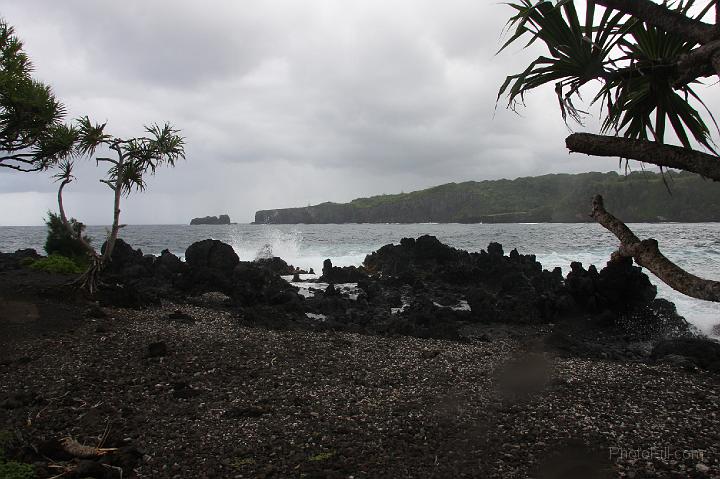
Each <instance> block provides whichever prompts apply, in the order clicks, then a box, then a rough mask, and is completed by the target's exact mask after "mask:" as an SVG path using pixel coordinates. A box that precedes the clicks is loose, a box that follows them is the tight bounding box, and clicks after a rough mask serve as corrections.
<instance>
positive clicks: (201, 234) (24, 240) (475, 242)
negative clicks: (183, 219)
mask: <svg viewBox="0 0 720 479" xmlns="http://www.w3.org/2000/svg"><path fill="white" fill-rule="evenodd" d="M630 227H631V228H632V229H633V231H634V232H635V233H636V234H637V235H638V236H639V237H640V238H648V237H652V238H655V239H657V240H658V242H659V243H660V250H661V251H662V252H663V253H664V254H665V255H666V256H667V257H668V258H670V259H671V260H673V261H675V262H676V263H677V264H678V265H680V266H681V267H683V268H684V269H686V270H687V271H689V272H691V273H693V274H696V275H698V276H700V277H704V278H712V279H718V278H720V235H719V233H720V223H660V224H647V223H643V224H632V225H630ZM45 231H46V230H45V227H44V226H1V227H0V251H3V252H8V251H15V250H16V249H19V248H35V249H36V250H38V252H42V247H43V244H44V241H45ZM105 231H106V227H103V226H89V227H88V229H87V232H88V234H89V235H90V236H91V237H92V238H95V242H96V243H101V242H102V238H104V236H105V234H106V233H105ZM424 234H430V235H434V236H437V237H438V238H439V239H440V240H441V241H442V242H444V243H446V244H449V245H451V246H454V247H456V248H461V249H465V250H468V251H480V250H481V249H486V248H487V245H488V243H490V242H491V241H496V242H498V243H501V244H502V245H503V247H504V249H505V253H506V254H507V253H509V252H510V250H512V249H513V248H517V250H518V251H519V252H520V253H522V254H534V255H536V256H537V259H538V261H540V263H541V264H542V265H543V267H544V268H546V269H553V268H555V267H560V268H562V270H563V274H566V273H567V272H568V271H569V267H570V263H571V262H572V261H580V262H581V263H582V264H583V265H584V266H585V267H587V266H589V265H590V264H595V265H596V266H597V267H598V269H600V268H601V267H602V266H603V265H604V264H605V263H606V262H607V260H608V258H609V257H610V253H612V251H613V250H614V249H615V247H616V246H617V244H618V241H617V239H616V238H615V237H614V236H613V235H611V234H610V233H609V232H607V231H606V230H605V229H604V228H602V227H601V226H600V225H598V224H595V223H573V224H557V223H537V224H343V225H250V224H232V225H212V226H210V225H207V226H204V225H203V226H189V225H128V226H126V227H124V228H123V229H122V230H121V234H120V237H122V238H123V239H124V240H125V241H127V242H128V243H130V244H131V245H132V246H133V247H135V248H141V249H142V251H143V252H144V253H149V254H154V255H157V254H160V252H161V251H162V250H164V249H169V250H170V251H171V252H172V253H174V254H176V255H178V256H181V257H182V256H184V254H185V249H186V248H187V247H188V246H189V245H190V244H192V243H193V242H195V241H199V240H202V239H206V238H213V239H218V240H220V241H224V242H226V243H228V244H230V245H232V247H233V248H234V249H235V251H236V253H237V254H238V256H239V257H240V259H241V260H252V259H255V257H256V256H257V255H258V253H259V252H260V250H261V249H263V248H267V246H269V247H270V248H271V249H272V252H273V254H274V255H275V256H279V257H281V258H283V259H284V260H285V261H287V262H288V263H290V264H292V265H294V266H298V267H301V268H303V269H309V268H313V269H315V271H316V272H319V271H320V270H321V269H322V263H323V260H325V259H326V258H330V259H331V260H332V262H333V264H334V265H336V266H347V265H360V264H361V263H362V261H363V259H364V258H365V256H366V255H367V254H369V253H371V252H372V251H375V250H377V249H378V248H380V247H381V246H383V245H385V244H388V243H398V242H399V241H400V239H401V238H404V237H415V238H416V237H418V236H421V235H424ZM649 276H650V279H651V281H652V282H653V283H654V284H655V285H657V286H658V296H659V297H663V298H666V299H669V300H670V301H673V302H674V303H675V305H676V306H677V308H678V311H679V312H680V314H682V315H683V316H685V318H687V320H688V321H690V322H691V323H693V324H694V325H695V326H696V327H697V328H698V329H700V330H701V331H702V332H704V333H706V334H710V333H711V331H712V328H713V326H715V325H717V324H720V304H718V303H712V302H707V301H701V300H697V299H693V298H689V297H687V296H684V295H682V294H679V293H677V292H675V291H674V290H672V289H671V288H669V287H668V286H666V285H665V284H664V283H662V282H661V281H659V280H658V279H656V278H655V277H654V276H652V274H649Z"/></svg>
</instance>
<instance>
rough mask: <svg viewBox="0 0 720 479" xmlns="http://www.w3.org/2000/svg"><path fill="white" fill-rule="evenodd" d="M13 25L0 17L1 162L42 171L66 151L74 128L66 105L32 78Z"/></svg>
mask: <svg viewBox="0 0 720 479" xmlns="http://www.w3.org/2000/svg"><path fill="white" fill-rule="evenodd" d="M31 73H32V64H31V62H30V60H29V59H28V57H27V55H26V54H25V52H24V51H23V44H22V42H21V41H20V40H19V39H18V38H17V37H16V36H15V32H14V29H13V27H12V26H10V25H8V24H7V23H6V22H5V21H4V20H2V19H0V167H3V168H11V169H14V170H18V171H40V170H44V169H46V168H48V167H50V166H53V165H55V164H56V163H57V162H59V161H61V160H62V159H64V158H66V157H68V156H69V155H70V154H71V153H72V151H73V148H74V143H75V141H76V139H77V131H76V130H75V129H74V128H72V127H70V126H68V125H65V124H63V123H62V119H63V118H64V116H65V108H64V106H63V105H62V104H61V103H60V102H59V101H58V100H57V99H56V98H55V96H54V94H53V92H52V90H51V89H50V87H49V86H47V85H45V84H43V83H41V82H39V81H37V80H34V79H33V78H32V77H31V76H30V74H31Z"/></svg>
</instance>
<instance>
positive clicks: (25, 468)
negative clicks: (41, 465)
mask: <svg viewBox="0 0 720 479" xmlns="http://www.w3.org/2000/svg"><path fill="white" fill-rule="evenodd" d="M0 477H2V478H3V479H33V478H34V477H36V475H35V470H34V469H33V466H32V465H31V464H23V463H21V462H16V461H8V462H4V461H3V460H2V459H0Z"/></svg>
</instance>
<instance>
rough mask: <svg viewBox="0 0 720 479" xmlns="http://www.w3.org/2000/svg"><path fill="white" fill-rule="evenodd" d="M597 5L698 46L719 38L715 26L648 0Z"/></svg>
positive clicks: (605, 0)
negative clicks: (673, 34) (678, 36)
mask: <svg viewBox="0 0 720 479" xmlns="http://www.w3.org/2000/svg"><path fill="white" fill-rule="evenodd" d="M597 3H598V4H600V5H603V6H604V7H607V8H611V9H613V10H617V11H619V12H623V13H625V14H627V15H631V16H633V17H635V18H637V19H639V20H642V21H644V22H646V23H648V24H650V25H653V26H655V27H658V28H660V29H661V30H665V31H666V32H670V33H675V34H677V35H680V36H681V37H683V38H686V39H688V40H691V41H694V42H697V43H700V44H704V43H707V42H709V41H712V40H714V39H716V38H719V37H720V34H719V33H718V31H717V30H716V28H715V25H710V24H708V23H705V22H701V21H700V20H694V19H692V18H690V17H686V16H685V15H683V14H681V13H678V12H675V11H673V10H670V9H669V8H667V7H665V6H662V5H658V4H657V3H654V2H652V1H650V0H597Z"/></svg>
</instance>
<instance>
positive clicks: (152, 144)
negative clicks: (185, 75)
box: [79, 117, 185, 196]
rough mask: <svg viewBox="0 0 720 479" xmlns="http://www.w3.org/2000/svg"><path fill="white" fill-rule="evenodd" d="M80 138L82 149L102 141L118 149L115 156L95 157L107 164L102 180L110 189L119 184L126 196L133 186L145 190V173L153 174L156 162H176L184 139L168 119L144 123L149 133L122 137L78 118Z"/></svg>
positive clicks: (99, 144)
mask: <svg viewBox="0 0 720 479" xmlns="http://www.w3.org/2000/svg"><path fill="white" fill-rule="evenodd" d="M79 122H80V131H81V132H85V131H89V132H90V134H89V136H88V135H86V134H85V133H83V134H82V135H81V139H80V145H81V149H82V150H83V151H94V149H95V148H97V147H99V146H101V145H105V146H107V147H108V148H110V149H111V150H114V151H115V152H116V153H117V159H113V158H98V159H97V161H98V162H101V161H102V162H107V163H109V164H110V167H109V168H108V171H107V175H106V178H105V179H103V180H101V182H102V183H105V184H106V185H107V186H108V187H110V189H112V190H113V191H114V190H115V189H116V188H117V187H118V186H119V188H120V191H121V192H122V194H123V195H125V196H128V195H129V194H130V193H132V191H133V190H136V191H144V190H145V174H146V173H150V174H152V175H154V174H155V171H156V170H157V168H158V167H159V166H163V165H167V166H175V162H176V161H177V160H179V159H183V158H185V139H184V138H183V137H182V136H181V135H180V134H179V130H175V129H173V128H172V126H171V125H170V124H169V123H165V125H163V126H162V127H161V126H158V125H151V126H146V127H145V132H146V133H147V134H148V135H149V136H147V137H146V136H143V137H138V138H130V139H122V138H114V137H112V136H111V135H106V134H104V133H103V131H104V128H105V125H104V124H103V125H95V126H92V125H91V124H90V121H89V120H88V119H87V117H85V118H81V119H80V120H79Z"/></svg>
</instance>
